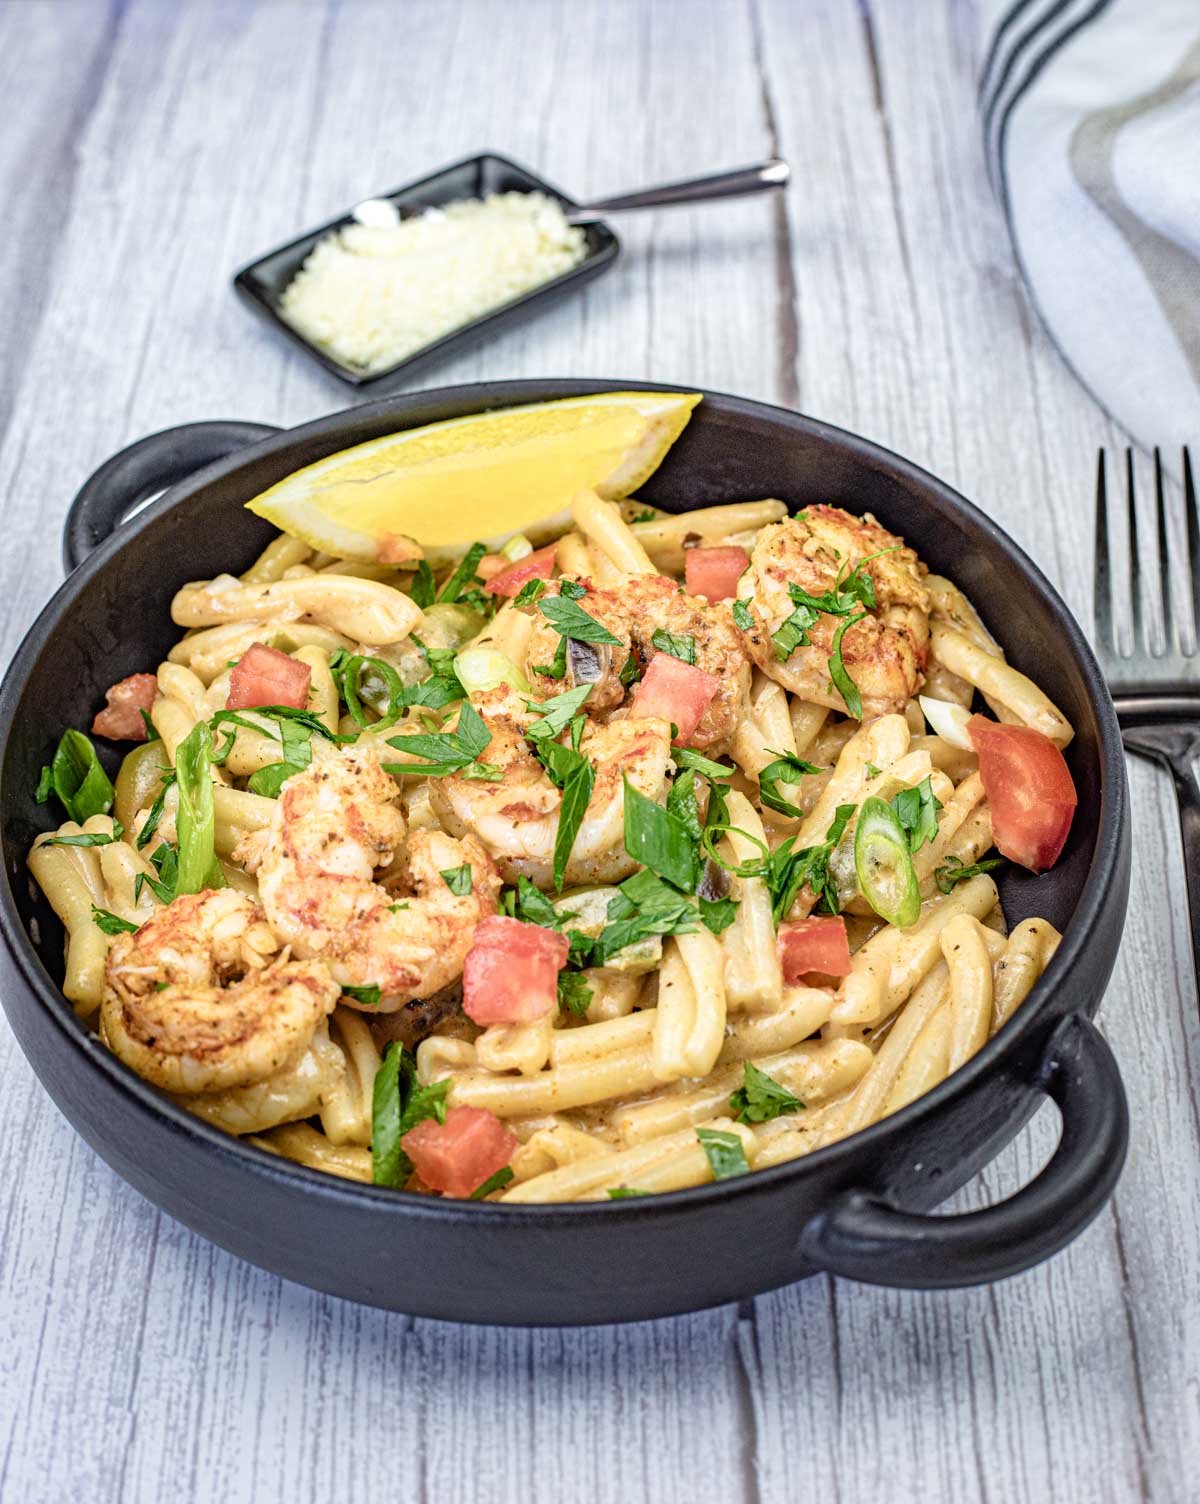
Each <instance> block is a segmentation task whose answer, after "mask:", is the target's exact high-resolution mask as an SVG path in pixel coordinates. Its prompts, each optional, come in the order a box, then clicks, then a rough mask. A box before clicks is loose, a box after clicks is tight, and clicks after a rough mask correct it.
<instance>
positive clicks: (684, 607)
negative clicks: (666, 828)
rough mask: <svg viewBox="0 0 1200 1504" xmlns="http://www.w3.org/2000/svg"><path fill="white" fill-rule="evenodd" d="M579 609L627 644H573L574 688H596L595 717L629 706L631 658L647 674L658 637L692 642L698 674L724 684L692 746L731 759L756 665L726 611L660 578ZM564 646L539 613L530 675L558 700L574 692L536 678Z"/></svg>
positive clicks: (591, 700) (586, 600) (643, 579)
mask: <svg viewBox="0 0 1200 1504" xmlns="http://www.w3.org/2000/svg"><path fill="white" fill-rule="evenodd" d="M558 588H559V586H558V583H557V582H551V584H550V585H549V586H548V587H547V594H554V593H555V592H556V591H557V590H558ZM579 604H580V606H581V607H582V608H583V610H585V611H586V612H587V614H588V615H589V616H591V617H594V618H595V619H596V621H598V622H599V623H600V624H601V625H602V626H604V627H607V628H608V630H609V631H610V632H611V633H612V634H613V636H614V637H617V638H619V639H620V644H621V645H620V647H613V646H612V645H611V644H596V643H590V642H569V643H568V652H567V671H568V676H569V680H570V683H574V684H584V683H591V684H593V686H594V687H593V689H592V692H591V694H590V695H589V696H588V700H587V704H586V705H585V706H584V709H585V710H586V711H587V712H588V714H589V715H591V716H599V717H603V716H604V715H605V713H606V712H608V711H611V710H614V709H615V708H616V707H617V706H619V705H620V704H621V703H622V702H623V700H624V699H625V693H626V690H625V686H624V685H623V684H622V683H621V670H622V669H623V668H624V666H625V664H626V662H627V661H628V658H629V655H630V652H632V653H633V656H634V658H635V660H636V662H637V664H638V666H639V668H645V666H646V665H647V664H648V663H649V662H650V660H651V658H653V657H654V655H655V653H657V652H658V651H659V649H658V648H657V647H656V646H655V645H654V641H653V639H654V634H655V633H656V632H666V633H671V634H673V635H675V636H677V637H690V638H691V639H692V641H693V643H694V645H695V655H696V667H697V668H701V669H703V670H704V671H705V672H706V673H709V674H713V675H715V677H716V678H717V679H719V680H720V684H721V687H720V688H719V689H718V690H717V693H716V695H715V696H714V697H713V700H712V702H711V704H709V706H708V708H707V709H706V710H705V712H704V714H703V715H702V716H701V718H700V724H699V725H698V726H697V728H696V731H695V734H694V735H693V737H692V738H691V742H692V745H693V746H695V747H702V748H704V750H705V751H707V752H709V753H711V754H712V755H714V756H720V755H721V754H722V753H724V752H726V751H728V749H729V747H730V746H731V745H732V741H733V733H734V729H735V727H736V725H737V720H738V717H739V715H741V714H744V712H745V703H746V696H747V694H748V693H749V689H750V662H749V659H748V658H747V656H746V649H745V645H744V644H743V642H742V636H741V633H740V632H739V631H738V629H737V627H736V626H735V625H734V623H733V618H732V616H731V615H730V613H729V608H728V606H725V605H720V604H718V605H709V604H708V603H707V602H706V601H702V600H699V599H697V597H696V596H694V595H687V594H686V593H685V592H684V591H683V590H682V589H681V588H680V587H679V586H678V585H677V584H676V583H675V581H674V580H669V579H667V577H666V576H665V575H657V574H656V575H631V576H630V577H629V578H628V579H626V580H625V581H624V582H623V584H622V585H621V586H620V588H619V589H613V590H589V591H588V593H587V595H585V596H584V597H583V598H582V599H581V600H580V602H579ZM558 643H559V636H558V633H557V632H556V631H555V630H554V629H553V627H551V625H550V623H549V622H548V621H547V620H546V619H545V617H544V616H542V615H541V614H540V613H539V612H536V611H535V616H534V627H533V633H532V635H531V637H530V642H529V650H528V673H529V677H530V679H531V681H532V682H533V684H534V686H535V688H537V689H538V692H539V693H540V694H545V695H553V694H557V693H558V692H559V691H560V690H562V689H563V688H564V687H569V686H568V685H567V684H566V683H565V682H559V681H558V680H555V679H552V678H549V677H548V676H547V675H545V674H544V673H539V672H538V666H539V665H543V666H544V665H546V664H548V663H550V662H551V661H552V660H553V658H554V654H555V652H556V650H557V648H558Z"/></svg>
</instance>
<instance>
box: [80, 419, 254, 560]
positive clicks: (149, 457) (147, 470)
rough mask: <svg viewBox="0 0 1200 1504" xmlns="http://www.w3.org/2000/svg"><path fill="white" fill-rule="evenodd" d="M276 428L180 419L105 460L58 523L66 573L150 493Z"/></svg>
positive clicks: (174, 482)
mask: <svg viewBox="0 0 1200 1504" xmlns="http://www.w3.org/2000/svg"><path fill="white" fill-rule="evenodd" d="M278 432H279V429H278V428H272V427H271V426H270V425H269V424H267V423H237V422H233V421H229V422H213V423H184V424H181V425H180V427H178V428H164V429H163V430H162V431H161V432H160V433H152V434H150V435H149V436H148V437H147V438H144V439H139V440H138V441H137V443H136V444H130V445H129V447H128V448H126V449H122V450H121V451H120V452H119V453H117V454H114V455H113V457H112V458H111V459H110V460H106V461H105V462H104V464H103V465H101V466H100V468H99V470H97V471H96V472H95V473H94V474H93V475H92V476H90V477H89V478H88V479H87V480H86V481H85V482H84V484H83V486H82V487H81V488H80V491H79V494H78V495H77V496H76V498H75V500H74V501H73V502H72V503H71V510H70V511H69V512H68V513H67V520H66V522H65V523H64V524H63V565H64V567H65V569H66V572H67V573H68V574H70V573H71V571H72V570H73V569H77V568H78V567H79V565H80V564H82V563H83V561H84V559H86V558H87V556H88V554H90V553H91V551H92V550H93V549H94V548H95V547H96V546H97V545H98V544H100V543H103V542H104V540H105V539H106V538H107V537H108V536H109V534H110V533H113V532H115V531H116V529H117V528H118V527H120V525H121V523H122V522H124V521H125V519H126V517H128V516H129V514H130V512H132V511H133V510H134V509H135V508H136V507H137V506H139V505H140V504H141V503H142V502H144V501H146V500H148V499H149V498H150V497H151V496H153V495H155V494H156V492H159V491H163V490H165V489H166V488H167V487H168V486H173V485H175V484H177V483H178V482H179V481H181V480H186V479H187V478H188V476H189V475H192V474H193V473H194V472H195V471H197V470H200V469H202V468H203V467H204V466H205V465H211V464H212V463H213V461H214V460H223V459H224V458H225V457H226V456H227V455H230V454H233V453H234V451H235V450H237V449H241V448H243V447H244V446H245V445H247V444H257V443H259V442H260V441H261V440H262V439H269V438H270V437H271V436H272V435H273V434H277V433H278Z"/></svg>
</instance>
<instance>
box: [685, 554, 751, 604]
mask: <svg viewBox="0 0 1200 1504" xmlns="http://www.w3.org/2000/svg"><path fill="white" fill-rule="evenodd" d="M683 560H684V583H685V584H686V586H687V592H688V594H689V595H702V596H704V598H705V599H706V600H710V601H727V600H729V599H731V597H733V596H735V595H736V594H737V582H738V581H739V580H740V579H741V577H742V575H744V574H745V572H746V570H747V569H749V567H750V555H749V554H748V553H747V552H746V550H745V549H744V548H735V547H734V546H733V545H732V544H729V545H723V546H722V547H720V548H689V549H687V550H686V552H685V553H684V556H683Z"/></svg>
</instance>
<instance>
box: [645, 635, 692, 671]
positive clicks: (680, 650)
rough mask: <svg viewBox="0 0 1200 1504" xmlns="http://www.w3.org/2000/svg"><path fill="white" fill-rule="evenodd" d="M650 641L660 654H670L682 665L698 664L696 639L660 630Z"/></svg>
mask: <svg viewBox="0 0 1200 1504" xmlns="http://www.w3.org/2000/svg"><path fill="white" fill-rule="evenodd" d="M650 641H651V642H652V643H653V644H654V646H655V647H656V648H657V649H658V650H659V652H660V653H669V654H670V655H671V657H672V658H678V659H679V661H680V662H681V663H691V664H694V663H695V662H696V639H695V638H694V637H692V636H690V635H688V634H680V633H675V632H664V631H662V629H661V628H660V629H659V630H658V631H657V632H655V633H654V634H653V636H652V637H651V638H650Z"/></svg>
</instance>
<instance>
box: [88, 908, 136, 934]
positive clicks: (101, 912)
mask: <svg viewBox="0 0 1200 1504" xmlns="http://www.w3.org/2000/svg"><path fill="white" fill-rule="evenodd" d="M92 923H93V924H94V925H95V926H96V928H97V929H98V930H100V931H101V933H103V934H105V935H136V934H137V932H138V928H139V926H138V925H136V924H130V922H129V920H128V919H122V918H121V916H120V915H119V914H113V913H110V911H109V910H108V909H98V908H97V907H96V905H95V904H93V905H92Z"/></svg>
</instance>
